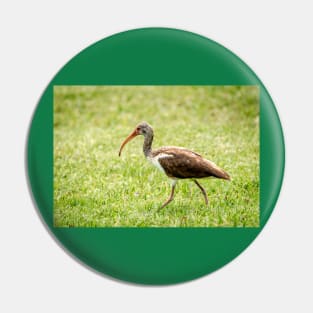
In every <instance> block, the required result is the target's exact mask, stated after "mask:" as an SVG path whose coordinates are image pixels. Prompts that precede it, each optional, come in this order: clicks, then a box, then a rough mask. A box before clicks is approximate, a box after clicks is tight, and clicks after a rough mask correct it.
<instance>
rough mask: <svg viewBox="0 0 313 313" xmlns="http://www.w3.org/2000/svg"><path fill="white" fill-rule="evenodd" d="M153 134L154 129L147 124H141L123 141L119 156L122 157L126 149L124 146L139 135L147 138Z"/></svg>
mask: <svg viewBox="0 0 313 313" xmlns="http://www.w3.org/2000/svg"><path fill="white" fill-rule="evenodd" d="M152 134H153V130H152V127H151V126H150V125H149V124H148V123H146V122H141V123H139V124H138V125H137V126H136V127H135V129H134V130H133V131H132V132H131V133H130V134H129V135H128V136H127V138H126V139H125V140H124V141H123V143H122V145H121V147H120V151H119V153H118V155H119V156H121V153H122V150H123V148H124V146H125V145H126V144H127V143H128V142H129V141H131V140H132V139H133V138H135V137H136V136H139V135H143V136H147V135H152Z"/></svg>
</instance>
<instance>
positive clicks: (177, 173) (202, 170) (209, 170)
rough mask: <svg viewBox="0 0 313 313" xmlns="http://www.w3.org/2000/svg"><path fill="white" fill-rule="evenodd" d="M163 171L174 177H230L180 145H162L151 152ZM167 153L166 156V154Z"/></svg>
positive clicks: (211, 163)
mask: <svg viewBox="0 0 313 313" xmlns="http://www.w3.org/2000/svg"><path fill="white" fill-rule="evenodd" d="M158 155H160V157H159V159H158V160H159V163H160V164H161V166H162V167H163V168H164V171H165V173H166V174H167V175H168V176H170V177H176V178H204V177H210V176H213V177H217V178H223V179H230V177H229V175H228V174H227V173H226V172H225V171H224V170H222V169H221V168H219V167H218V166H217V165H216V164H214V163H213V162H211V161H209V160H206V159H204V158H203V157H202V156H201V155H200V154H198V153H196V152H193V151H190V150H188V149H186V148H181V147H162V148H160V149H158V150H156V151H154V152H153V156H154V157H155V156H158ZM166 155H168V156H166Z"/></svg>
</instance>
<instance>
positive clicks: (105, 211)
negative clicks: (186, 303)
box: [54, 86, 259, 227]
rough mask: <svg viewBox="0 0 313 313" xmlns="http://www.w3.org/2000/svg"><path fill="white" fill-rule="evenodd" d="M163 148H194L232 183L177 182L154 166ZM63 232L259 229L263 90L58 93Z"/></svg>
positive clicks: (57, 215) (57, 196)
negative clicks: (153, 157) (141, 132)
mask: <svg viewBox="0 0 313 313" xmlns="http://www.w3.org/2000/svg"><path fill="white" fill-rule="evenodd" d="M141 121H147V122H148V123H149V124H150V125H152V127H153V128H154V144H153V147H155V148H158V147H161V146H164V145H175V146H183V147H186V148H189V149H192V150H194V151H196V152H198V153H200V154H202V155H203V156H204V157H205V158H207V159H209V160H212V161H213V162H215V163H216V164H217V165H219V166H220V167H222V168H223V169H225V170H226V171H227V172H228V173H229V174H230V175H231V178H232V180H231V181H225V180H219V179H202V180H200V183H201V184H202V185H203V187H204V188H205V189H206V191H207V193H208V197H209V206H208V207H207V206H205V204H204V200H203V195H202V194H201V192H200V190H199V189H198V188H197V186H196V185H195V184H194V183H193V182H192V181H189V180H180V181H178V184H177V187H176V193H175V198H174V200H173V201H172V202H171V203H170V204H169V205H168V206H167V207H165V208H164V209H163V210H161V211H159V212H158V211H157V210H158V208H159V207H160V206H161V205H162V203H163V202H164V201H165V200H166V198H167V197H168V196H169V193H170V189H171V187H170V184H169V179H168V178H167V177H166V176H165V175H164V174H162V173H161V172H160V171H158V170H157V169H156V168H155V167H153V166H152V165H151V164H150V163H148V162H147V160H146V159H145V157H144V155H143V152H142V143H143V137H141V136H140V137H137V138H135V139H134V140H133V141H131V142H130V143H129V144H128V145H126V147H125V148H124V151H123V153H122V156H121V157H120V158H119V157H118V150H119V147H120V144H121V143H122V141H123V140H124V139H125V137H126V136H127V135H128V134H129V133H130V131H132V130H133V128H134V127H135V126H136V124H137V123H139V122H141ZM54 225H55V226H57V227H159V226H161V227H186V226H187V227H215V226H220V227H242V226H244V227H257V226H259V90H258V88H257V87H254V86H241V87H239V86H238V87H237V86H225V87H224V86H135V87H134V86H57V87H55V88H54Z"/></svg>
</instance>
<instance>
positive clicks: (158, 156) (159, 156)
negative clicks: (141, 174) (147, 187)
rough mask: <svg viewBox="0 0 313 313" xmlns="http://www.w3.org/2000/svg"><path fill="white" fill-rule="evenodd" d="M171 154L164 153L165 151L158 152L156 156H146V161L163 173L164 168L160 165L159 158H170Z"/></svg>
mask: <svg viewBox="0 0 313 313" xmlns="http://www.w3.org/2000/svg"><path fill="white" fill-rule="evenodd" d="M172 157H173V155H171V154H166V153H160V154H158V155H157V156H155V157H153V158H150V157H148V158H147V159H148V161H149V162H151V163H152V164H153V165H154V166H155V167H156V168H157V169H158V170H160V171H161V172H162V173H165V171H164V168H163V167H162V165H161V164H160V162H159V159H162V158H172Z"/></svg>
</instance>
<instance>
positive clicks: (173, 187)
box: [158, 180, 177, 211]
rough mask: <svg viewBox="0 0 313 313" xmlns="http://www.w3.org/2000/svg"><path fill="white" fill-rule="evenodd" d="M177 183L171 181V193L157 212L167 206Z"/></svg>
mask: <svg viewBox="0 0 313 313" xmlns="http://www.w3.org/2000/svg"><path fill="white" fill-rule="evenodd" d="M176 183H177V181H176V180H173V182H172V191H171V194H170V196H169V198H168V199H167V200H166V201H165V202H164V203H163V205H162V206H161V207H160V208H159V210H158V211H160V210H162V209H163V208H164V207H165V206H167V205H168V204H169V203H170V202H171V201H172V200H173V198H174V191H175V186H176Z"/></svg>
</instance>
